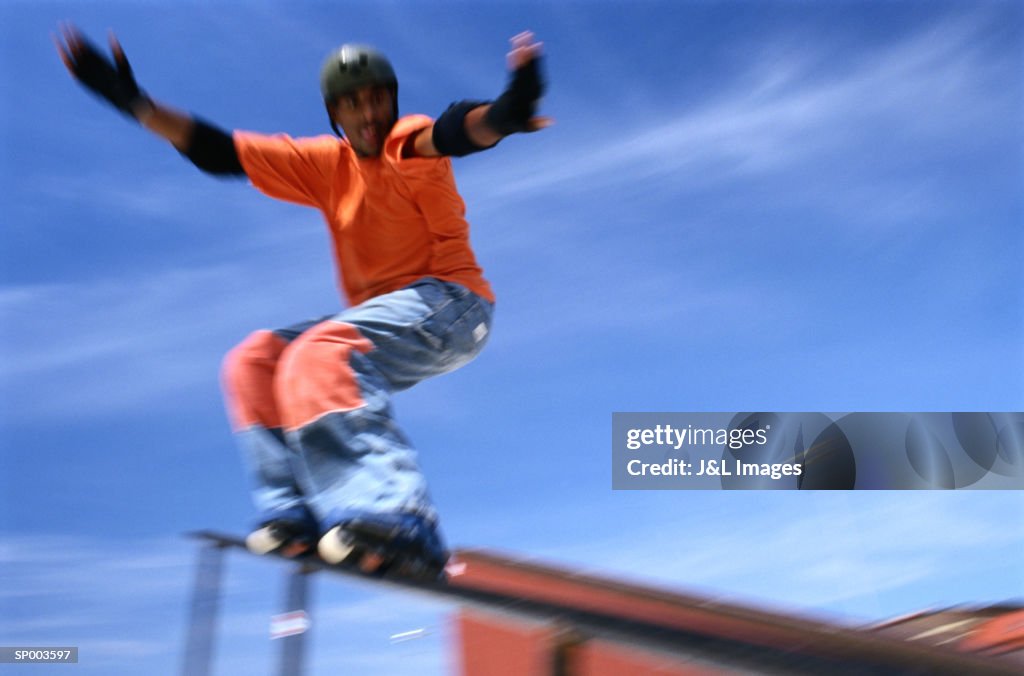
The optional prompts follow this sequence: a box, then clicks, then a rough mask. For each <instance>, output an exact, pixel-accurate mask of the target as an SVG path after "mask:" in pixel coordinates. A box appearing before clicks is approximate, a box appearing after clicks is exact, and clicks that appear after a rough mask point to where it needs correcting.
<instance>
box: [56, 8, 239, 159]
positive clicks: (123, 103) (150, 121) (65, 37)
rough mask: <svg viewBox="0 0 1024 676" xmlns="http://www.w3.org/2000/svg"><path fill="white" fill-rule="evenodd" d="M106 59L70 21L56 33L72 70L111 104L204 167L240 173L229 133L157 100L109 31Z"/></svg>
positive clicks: (85, 84)
mask: <svg viewBox="0 0 1024 676" xmlns="http://www.w3.org/2000/svg"><path fill="white" fill-rule="evenodd" d="M109 39H110V52H111V54H112V56H113V61H111V60H109V59H108V58H107V57H106V56H105V55H104V54H102V53H101V52H100V50H99V49H97V48H96V46H95V45H93V44H92V43H91V42H89V40H87V39H86V38H85V36H84V35H82V34H81V33H80V32H78V30H76V29H75V28H74V27H73V26H61V36H60V37H59V38H58V37H56V36H55V37H54V43H55V44H56V46H57V53H58V54H60V58H61V60H62V61H63V62H64V65H65V66H67V69H68V71H69V72H70V73H71V75H72V76H73V77H74V78H75V79H76V80H78V81H79V82H80V83H81V84H82V86H84V87H86V88H87V89H89V90H90V91H92V92H93V93H94V94H96V95H97V96H99V97H100V98H102V99H104V100H105V101H107V103H109V104H110V105H112V106H113V107H114V108H116V109H117V110H119V111H120V112H122V113H124V114H125V115H127V116H129V117H131V118H133V119H135V120H136V121H138V122H139V124H141V125H142V126H143V127H145V128H146V129H148V130H149V131H151V132H153V133H154V134H156V135H157V136H159V137H161V138H163V139H165V140H166V141H168V142H169V143H170V144H171V145H173V146H174V147H175V148H177V149H178V151H179V152H181V153H182V154H184V155H185V156H186V157H187V158H188V159H190V160H191V161H192V162H193V163H194V164H195V165H196V166H198V167H199V168H200V169H203V170H204V171H208V172H211V173H216V174H239V175H240V174H242V173H243V172H242V167H241V164H240V163H239V161H238V156H237V153H236V152H235V148H234V144H233V143H232V141H231V137H230V136H229V135H228V134H226V133H225V132H223V131H221V130H219V129H217V128H215V127H212V126H211V125H209V124H207V123H205V122H203V121H201V120H197V119H196V118H195V117H193V116H192V115H189V114H188V113H183V112H181V111H178V110H175V109H173V108H171V107H169V106H166V105H164V104H161V103H157V102H156V101H154V100H153V99H151V98H150V97H149V96H148V95H147V94H146V93H145V92H144V91H142V90H141V89H140V88H139V85H138V83H137V82H136V81H135V75H134V74H133V73H132V67H131V65H130V64H129V63H128V57H126V56H125V54H124V50H123V49H122V48H121V44H120V43H119V42H118V41H117V38H116V37H114V34H113V33H111V34H110V38H109Z"/></svg>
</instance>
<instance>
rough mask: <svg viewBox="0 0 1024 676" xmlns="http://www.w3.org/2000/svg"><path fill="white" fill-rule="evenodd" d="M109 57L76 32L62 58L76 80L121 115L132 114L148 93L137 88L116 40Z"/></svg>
mask: <svg viewBox="0 0 1024 676" xmlns="http://www.w3.org/2000/svg"><path fill="white" fill-rule="evenodd" d="M113 57H114V60H113V62H111V61H110V60H108V59H107V58H106V56H104V55H103V54H102V53H100V51H99V50H98V49H97V48H96V47H95V46H94V45H93V44H92V43H91V42H89V41H88V40H86V39H85V37H83V36H82V35H80V34H78V33H77V32H76V33H74V34H73V36H71V37H69V38H68V51H67V52H66V53H65V62H66V63H67V64H68V68H70V69H71V72H72V73H73V74H74V76H75V77H76V78H78V81H79V82H81V83H82V84H83V85H85V86H86V87H87V88H88V89H90V90H91V91H92V92H93V93H95V94H96V95H98V96H100V97H102V98H103V99H105V100H106V101H107V102H109V103H110V104H111V105H112V106H114V107H115V108H117V109H118V110H120V111H121V112H122V113H124V114H125V115H128V116H129V117H133V118H134V117H136V116H137V114H138V111H139V110H140V107H142V106H143V105H145V104H150V100H149V97H148V96H146V94H145V93H144V92H143V91H142V90H140V89H139V85H138V83H136V82H135V76H134V75H132V67H131V65H129V63H128V58H127V57H126V56H125V55H124V52H123V51H121V48H120V46H119V45H117V43H116V42H115V43H113Z"/></svg>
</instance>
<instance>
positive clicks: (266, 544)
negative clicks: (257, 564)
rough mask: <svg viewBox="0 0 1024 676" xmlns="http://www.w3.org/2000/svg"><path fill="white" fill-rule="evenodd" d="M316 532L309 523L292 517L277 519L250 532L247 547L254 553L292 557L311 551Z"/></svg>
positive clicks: (246, 539) (246, 541)
mask: <svg viewBox="0 0 1024 676" xmlns="http://www.w3.org/2000/svg"><path fill="white" fill-rule="evenodd" d="M315 544H316V532H315V531H313V530H311V529H310V527H309V525H308V524H305V523H303V522H301V521H293V520H290V519H275V520H273V521H268V522H266V523H264V524H263V525H262V526H260V527H259V528H257V529H256V530H254V531H253V532H251V533H249V536H248V537H246V538H245V547H246V549H248V550H249V551H250V552H252V553H253V554H261V555H262V554H277V555H279V556H284V557H286V558H289V559H292V558H295V557H298V556H302V555H303V554H308V553H311V552H312V550H313V547H314V545H315Z"/></svg>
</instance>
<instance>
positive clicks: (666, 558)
mask: <svg viewBox="0 0 1024 676" xmlns="http://www.w3.org/2000/svg"><path fill="white" fill-rule="evenodd" d="M671 497H672V496H666V498H665V500H664V501H663V502H665V503H666V504H667V503H668V502H670V500H671ZM680 497H686V496H680ZM707 497H708V498H712V499H699V500H698V499H697V498H694V499H692V500H690V502H696V503H697V504H700V505H703V506H704V509H703V510H702V509H696V510H692V511H690V512H688V513H689V514H690V516H679V517H677V519H676V520H675V527H674V528H673V529H666V528H665V524H664V520H663V519H664V515H663V514H659V515H658V516H655V515H652V518H651V520H650V524H651V527H650V528H646V527H644V525H643V522H642V521H641V522H640V523H639V524H638V526H637V527H636V528H634V529H631V530H630V531H624V530H618V529H615V530H614V536H609V539H608V540H607V541H606V542H603V543H600V542H589V543H586V544H582V545H577V546H575V547H573V546H556V547H553V548H551V549H550V551H551V552H553V553H556V554H557V555H559V556H560V557H562V558H565V559H570V560H573V561H576V562H578V563H580V564H581V565H583V566H585V567H587V568H590V569H591V570H602V571H614V573H615V574H616V575H636V576H643V577H644V578H647V579H656V580H659V581H660V582H661V583H663V584H666V583H667V584H669V585H678V586H679V587H681V588H683V589H688V590H696V591H699V592H700V593H703V594H707V595H709V596H711V597H715V598H719V599H722V600H730V601H736V602H741V603H756V604H768V605H772V606H776V607H780V608H783V609H789V610H794V609H795V610H799V611H801V612H814V613H823V614H827V615H832V616H835V617H840V618H843V619H846V620H848V621H850V620H852V621H867V620H871V619H882V618H883V617H885V616H891V615H895V614H897V613H900V612H907V611H910V610H914V609H915V606H916V607H924V606H928V605H931V604H935V603H940V604H941V603H948V604H955V603H972V602H983V601H1000V600H1006V599H1007V598H1011V597H1014V596H1020V595H1024V576H1022V575H1020V574H1019V572H1011V571H1013V570H1014V569H1013V567H1012V564H1010V563H1009V562H1010V561H1015V560H1019V559H1020V557H1021V556H1022V555H1024V520H1022V519H1020V518H1009V519H1007V520H1005V521H999V520H996V519H993V515H995V514H1006V515H1013V514H1016V515H1018V517H1019V515H1020V514H1021V513H1022V511H1024V502H1022V501H1021V498H1020V497H1019V496H1017V495H1014V494H1010V493H998V492H986V491H978V492H958V493H952V492H947V493H900V492H894V493H891V494H884V493H872V492H866V493H828V492H820V493H804V492H799V493H797V492H792V493H788V494H778V493H751V494H744V495H742V496H740V495H737V494H731V493H727V494H722V495H716V496H707ZM677 502H678V501H677ZM709 505H714V507H710V508H709ZM674 513H677V514H678V510H675V512H674ZM720 524H728V526H727V529H725V530H723V529H722V528H719V525H720ZM965 552H970V553H971V554H965ZM953 558H956V564H951V559H953ZM954 571H955V572H954ZM994 588H1000V589H1002V590H1003V593H1004V596H1002V597H1001V598H1000V597H995V598H993V597H992V596H991V595H992V594H993V593H998V592H993V589H994ZM914 599H916V600H914ZM906 604H912V605H911V606H910V607H908V606H907V605H906Z"/></svg>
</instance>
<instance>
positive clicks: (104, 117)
mask: <svg viewBox="0 0 1024 676" xmlns="http://www.w3.org/2000/svg"><path fill="white" fill-rule="evenodd" d="M65 19H67V20H71V21H73V22H75V23H76V24H78V25H79V26H80V27H81V28H82V29H84V30H85V31H86V32H87V33H88V34H89V35H91V36H93V38H94V39H96V40H102V39H103V35H104V33H105V32H106V30H107V29H108V28H113V29H115V30H116V31H117V33H118V35H119V37H120V38H121V41H122V43H123V45H124V47H125V49H126V50H127V53H128V55H129V57H130V58H131V60H132V64H133V66H134V68H135V71H136V74H137V76H138V78H139V80H140V83H141V84H142V85H143V87H145V88H146V89H148V91H149V92H150V93H151V94H152V95H153V96H154V97H156V98H158V99H160V100H163V101H166V102H168V103H171V104H173V105H176V106H178V107H181V108H183V109H186V110H190V111H193V112H196V113H198V114H200V115H202V116H205V117H206V118H208V119H210V120H212V121H214V122H216V123H218V124H220V125H222V126H224V127H227V128H246V129H253V130H258V131H267V132H274V131H287V132H289V133H291V134H293V135H314V134H321V133H329V130H328V128H327V125H326V120H325V116H324V113H323V109H322V106H321V103H320V101H319V98H318V96H319V94H318V88H317V73H318V70H319V65H320V62H321V60H322V59H323V57H324V55H325V54H326V53H327V52H328V51H329V50H330V49H331V48H332V47H333V46H336V45H337V44H339V43H341V42H346V41H362V42H369V43H372V44H375V45H377V46H379V47H380V48H381V49H383V50H385V51H386V52H387V53H388V54H389V55H390V56H391V58H392V60H393V61H394V63H395V67H396V69H397V71H398V73H399V78H400V81H401V90H400V91H401V107H402V110H403V111H405V112H425V113H428V114H434V115H436V114H437V113H439V112H440V111H442V110H443V109H444V108H445V107H446V106H447V104H448V103H449V102H450V101H452V100H455V99H459V98H471V97H480V98H484V97H489V96H494V95H495V94H497V93H498V92H499V91H500V89H501V87H502V85H503V83H504V79H505V74H504V53H505V50H506V44H507V43H506V40H507V38H508V37H510V36H511V35H513V34H515V33H516V32H518V31H519V30H521V29H523V28H531V29H533V30H534V31H535V32H536V33H537V35H538V36H539V37H540V38H541V39H542V40H543V41H544V43H545V45H546V49H547V52H548V59H547V62H546V67H547V71H548V73H549V78H550V90H549V94H548V96H547V98H546V99H545V102H544V111H545V112H546V113H548V114H551V115H553V116H554V117H555V118H556V119H557V121H558V123H557V125H556V126H555V127H554V128H552V129H550V130H546V131H544V132H542V133H539V134H536V135H533V136H529V137H521V138H511V139H508V140H506V141H505V142H503V143H502V144H501V145H500V146H499V148H498V149H496V150H494V151H492V152H489V153H483V154H480V155H477V156H473V157H469V158H465V159H462V160H458V161H457V163H456V172H457V177H458V180H459V185H460V188H461V191H462V193H463V196H464V197H465V199H466V202H467V204H468V216H469V219H470V221H471V223H472V224H473V241H474V245H475V247H476V250H477V253H478V255H479V258H480V260H481V263H482V264H483V266H484V267H485V269H486V271H487V275H488V277H489V279H490V280H491V281H492V283H493V285H494V286H495V289H496V292H497V294H498V298H499V303H498V314H497V317H496V324H495V331H494V334H493V337H492V340H491V343H490V344H489V346H488V348H487V350H485V352H484V353H483V355H482V356H481V357H480V358H479V359H478V360H477V361H476V362H474V363H473V364H471V365H470V366H468V367H466V368H465V369H463V370H461V371H459V372H456V373H454V374H451V375H448V376H444V377H442V378H439V379H436V380H434V381H431V382H428V383H424V384H422V385H420V386H419V387H417V388H415V389H413V390H412V391H410V392H407V393H403V394H402V395H399V397H398V398H397V400H396V408H397V412H398V415H399V419H400V420H401V421H402V423H403V425H404V426H405V429H406V431H407V432H408V433H409V435H410V436H411V437H412V439H413V440H414V441H415V442H416V443H417V445H418V446H419V448H420V459H421V463H422V465H423V467H424V469H425V471H426V472H427V474H428V477H429V479H430V481H431V486H432V490H433V492H434V497H435V499H436V501H437V503H438V505H439V507H440V509H441V512H442V516H443V519H444V526H445V529H446V533H447V535H448V537H449V539H450V540H452V541H453V542H454V543H456V544H466V545H474V546H493V547H498V548H501V549H504V550H508V551H512V552H521V553H528V554H530V555H534V556H538V557H541V558H543V559H545V560H549V561H555V562H562V563H565V564H568V565H574V566H577V567H580V568H582V569H585V570H589V571H603V572H611V573H613V574H616V575H621V576H625V577H630V578H634V579H640V580H646V581H652V582H657V583H659V584H665V585H669V586H672V587H675V588H679V589H683V590H687V591H694V592H698V593H706V594H708V595H710V596H713V597H715V598H724V599H729V600H733V601H737V602H743V603H754V604H757V605H762V606H768V607H772V608H782V609H785V610H789V611H794V612H801V613H804V614H809V615H812V616H820V617H826V618H829V619H834V620H837V621H844V622H851V623H864V622H870V621H872V620H877V619H882V618H885V617H890V616H893V615H897V614H900V613H904V612H909V611H913V610H918V609H920V608H922V607H927V606H933V605H943V604H952V603H959V602H986V601H998V600H1005V599H1010V598H1018V599H1019V598H1021V597H1024V573H1022V572H1021V570H1020V567H1019V565H1016V564H1019V562H1020V561H1021V560H1024V497H1022V496H1021V495H1020V494H1019V493H1009V492H981V491H979V492H970V491H961V492H956V493H899V492H893V493H869V492H864V493H835V494H831V493H813V494H812V493H795V492H793V493H780V494H772V493H764V492H747V493H707V492H684V491H678V492H613V491H612V490H611V489H610V485H611V477H610V439H609V437H610V430H611V413H612V412H613V411H739V410H777V411H787V410H788V411H840V410H842V411H1006V410H1015V411H1020V410H1022V407H1024V375H1022V374H1024V349H1022V347H1021V346H1022V345H1024V293H1022V289H1024V272H1022V266H1021V265H1020V261H1021V260H1024V231H1022V228H1021V226H1022V223H1024V197H1022V196H1024V191H1022V190H1021V186H1022V185H1024V150H1022V149H1024V122H1022V120H1024V84H1022V81H1021V78H1020V72H1021V65H1022V63H1024V8H1022V7H1021V5H1020V4H1019V3H1014V2H971V3H964V2H952V3H944V2H927V3H924V2H881V1H866V0H865V1H860V2H839V3H828V4H827V5H826V4H825V3H809V2H769V1H768V0H765V1H759V2H738V3H737V2H732V3H718V2H641V3H626V2H604V3H589V2H573V3H567V4H555V3H550V4H549V3H536V4H528V3H519V2H511V1H510V2H500V3H446V2H441V3H426V2H420V3H408V2H398V3H369V2H364V3H346V4H345V5H341V4H339V3H287V4H286V3H237V2H212V3H179V4H171V3H154V2H139V3H127V2H124V3H109V2H81V3H58V2H54V3H45V4H41V5H39V4H36V3H29V2H27V1H26V2H5V3H2V4H0V25H2V26H3V28H2V29H0V30H2V33H3V40H2V45H3V50H4V53H3V57H2V59H0V68H2V80H0V81H2V83H3V91H4V94H3V96H2V98H0V116H2V117H0V130H2V135H0V138H2V148H3V163H2V164H0V172H2V178H3V180H2V181H0V185H2V186H3V187H2V188H0V199H2V201H3V203H4V205H5V207H6V209H5V211H6V216H5V218H4V223H5V225H4V228H3V229H2V234H0V238H2V239H0V315H2V323H0V326H2V329H0V341H2V342H0V350H2V354H3V360H2V361H0V424H2V425H3V437H2V438H3V441H2V442H0V443H2V446H0V481H2V483H0V532H2V533H3V539H2V541H0V565H2V569H3V571H4V579H5V585H4V587H3V589H0V608H2V612H0V618H2V619H0V644H2V645H14V644H17V643H32V644H51V645H68V644H71V645H79V646H81V648H82V663H81V664H80V665H79V667H78V668H77V669H78V671H79V672H80V673H83V674H93V673H95V674H122V673H123V674H135V673H140V671H142V670H145V671H146V672H147V673H149V672H152V673H170V672H173V671H175V670H176V669H177V665H178V660H179V657H180V655H179V652H180V647H181V637H182V633H183V630H184V622H185V617H186V603H187V589H188V586H189V584H190V582H191V577H192V564H193V555H194V545H193V544H192V543H190V542H188V541H185V540H183V539H182V538H181V537H180V534H181V533H183V532H185V531H189V530H193V529H197V528H216V529H221V530H228V531H233V532H240V531H242V530H243V529H244V528H245V526H246V525H247V523H248V519H249V518H250V516H251V514H250V509H251V508H250V506H249V503H248V498H247V493H246V481H245V477H244V476H243V474H242V471H241V467H240V462H239V456H238V453H237V451H236V450H235V448H234V446H233V442H232V439H231V438H230V434H229V432H228V428H227V425H226V423H225V422H224V419H223V414H222V410H223V408H222V404H221V402H220V395H219V388H218V369H219V364H220V360H221V358H222V356H223V354H224V353H225V352H226V351H227V350H228V349H230V347H231V346H232V345H234V344H235V343H236V342H237V341H239V340H241V339H242V338H243V337H244V336H245V335H246V334H247V333H249V332H250V331H252V330H254V329H257V328H262V327H274V326H279V325H283V324H287V323H291V322H293V321H296V320H301V319H305V318H307V317H312V316H319V315H323V314H325V313H328V312H331V311H333V310H334V309H337V308H338V307H339V300H338V294H337V291H336V290H335V289H334V287H333V283H334V282H333V279H334V277H333V272H332V270H331V262H330V257H329V249H328V246H327V236H326V233H325V231H324V227H323V225H322V221H321V219H320V216H319V215H318V214H316V213H315V212H313V211H310V210H304V209H301V208H298V207H294V206H290V205H286V204H282V203H275V202H273V201H271V200H269V199H267V198H265V197H263V196H262V195H260V194H258V193H257V192H256V191H255V190H253V189H251V188H250V187H248V186H247V185H246V184H245V182H244V181H243V182H221V181H217V180H214V179H211V178H209V177H207V176H204V175H202V174H201V173H199V172H198V171H196V170H194V169H193V168H192V167H191V166H190V165H188V164H187V162H185V161H184V160H182V159H181V158H180V157H179V156H177V154H176V153H174V152H173V151H172V150H170V149H169V148H167V147H165V146H164V145H163V144H162V142H160V141H158V140H156V139H154V138H152V137H150V136H148V135H147V134H145V133H143V132H142V131H140V130H139V129H137V128H135V127H134V126H133V124H132V123H130V122H128V121H126V120H124V119H122V118H121V117H119V116H118V115H117V114H116V113H113V112H111V111H110V110H109V109H107V108H106V107H105V106H104V105H102V104H101V103H99V102H97V101H96V100H95V99H93V98H92V97H91V96H89V95H88V94H86V93H84V92H83V91H82V90H80V88H78V87H77V86H76V85H75V84H74V83H73V82H72V81H71V80H70V79H69V78H68V77H67V75H66V73H65V72H64V71H63V66H62V65H61V64H60V62H59V60H58V59H57V57H56V54H55V52H54V50H53V47H52V44H51V43H50V33H51V32H52V31H53V30H54V28H55V27H56V25H57V22H58V21H60V20H65ZM230 571H231V572H230V579H229V587H228V589H227V592H226V593H227V596H226V603H225V632H224V635H223V637H222V638H223V642H222V645H221V652H220V653H219V662H218V667H219V669H221V673H248V672H250V671H251V673H266V672H270V671H271V670H272V669H273V664H274V662H273V656H274V653H273V651H274V650H275V649H276V646H273V645H271V644H270V642H269V641H267V640H266V631H267V621H268V620H267V618H268V616H269V614H270V613H272V612H275V610H276V608H277V605H278V599H279V597H281V596H282V595H283V588H282V587H281V585H280V580H279V579H278V577H277V572H278V571H277V569H276V567H274V566H272V565H270V564H268V563H266V562H262V561H251V560H245V559H243V558H242V557H235V558H234V559H232V561H231V565H230ZM317 589H318V596H317V608H318V611H319V614H318V622H317V625H316V628H315V629H314V640H315V645H314V654H315V656H316V665H317V669H318V670H317V671H315V672H314V673H329V672H330V670H331V669H336V668H339V667H342V666H348V667H350V668H353V669H356V670H358V671H359V672H360V673H382V674H386V673H396V669H399V667H398V666H396V665H403V667H402V668H407V667H408V665H409V664H417V665H418V667H417V669H419V671H418V672H417V673H443V672H444V670H445V669H446V665H447V662H446V660H447V659H448V657H447V652H446V646H447V644H448V643H447V642H448V641H450V640H451V637H450V634H449V633H448V629H447V625H446V624H445V622H446V621H445V619H444V618H445V616H446V614H447V610H448V609H447V608H446V607H444V606H437V605H435V604H432V603H428V602H425V601H422V600H418V601H410V600H408V599H406V598H405V597H401V596H392V595H383V596H382V595H381V594H380V593H379V592H378V591H376V590H375V589H372V588H363V587H358V586H356V587H352V586H350V585H337V584H325V581H321V582H319V583H318V587H317ZM418 627H428V628H429V632H428V635H427V637H426V638H423V639H419V640H416V641H409V642H406V643H402V644H397V645H393V644H391V643H390V642H389V641H388V640H387V639H388V636H390V635H391V634H394V633H398V632H400V631H406V630H409V629H414V628H418ZM353 646H358V649H353ZM12 673H16V672H12ZM33 673H38V672H33Z"/></svg>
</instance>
